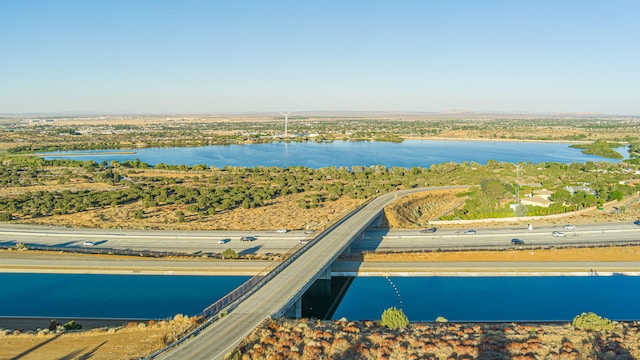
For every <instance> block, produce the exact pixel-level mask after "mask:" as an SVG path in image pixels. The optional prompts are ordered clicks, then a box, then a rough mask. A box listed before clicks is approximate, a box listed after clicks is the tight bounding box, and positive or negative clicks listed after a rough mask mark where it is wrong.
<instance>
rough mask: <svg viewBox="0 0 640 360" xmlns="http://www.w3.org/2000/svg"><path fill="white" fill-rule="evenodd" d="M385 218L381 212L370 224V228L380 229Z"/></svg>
mask: <svg viewBox="0 0 640 360" xmlns="http://www.w3.org/2000/svg"><path fill="white" fill-rule="evenodd" d="M383 218H384V211H381V212H380V214H379V215H378V216H376V217H375V218H374V219H373V220H372V221H371V223H370V224H369V227H370V228H379V227H380V226H381V225H382V219H383Z"/></svg>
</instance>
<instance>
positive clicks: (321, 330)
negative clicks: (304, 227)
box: [230, 319, 640, 360]
mask: <svg viewBox="0 0 640 360" xmlns="http://www.w3.org/2000/svg"><path fill="white" fill-rule="evenodd" d="M230 358H231V359H244V360H249V359H389V360H391V359H518V360H524V359H611V360H613V359H638V358H640V324H639V323H638V322H620V323H615V328H614V329H613V330H611V331H593V332H592V331H581V330H578V329H575V328H574V327H573V326H572V325H571V324H568V323H563V324H560V323H559V324H517V323H507V324H505V323H495V324H492V323H465V324H454V323H418V324H410V325H409V327H407V328H404V329H396V330H391V329H388V328H386V327H383V326H379V325H378V324H377V323H376V322H373V321H363V322H354V321H348V320H344V319H343V320H339V321H317V320H304V319H302V320H297V321H294V320H286V319H284V320H283V319H281V320H273V321H270V322H267V323H265V324H264V325H263V326H262V327H260V328H258V329H257V330H256V331H255V332H254V333H253V334H252V335H251V336H249V337H248V338H247V339H245V341H244V342H243V343H242V344H241V346H240V347H239V348H238V349H237V350H236V351H235V352H234V353H232V354H230Z"/></svg>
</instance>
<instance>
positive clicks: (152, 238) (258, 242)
mask: <svg viewBox="0 0 640 360" xmlns="http://www.w3.org/2000/svg"><path fill="white" fill-rule="evenodd" d="M467 229H468V228H441V229H438V231H436V232H435V233H421V232H420V231H419V230H418V229H416V230H389V229H379V228H375V229H368V230H366V231H365V232H364V233H363V234H362V236H361V237H359V238H358V239H356V241H354V242H353V244H352V246H351V249H352V251H355V252H359V251H376V250H377V251H391V250H422V249H427V250H428V249H447V248H448V249H451V248H468V247H505V246H512V245H511V240H512V239H514V238H517V239H520V240H522V241H523V242H524V245H525V246H529V245H531V246H550V245H556V246H564V245H588V244H603V243H627V242H636V241H638V242H640V226H638V225H634V224H633V223H632V222H620V223H601V224H587V225H577V226H576V227H575V228H574V229H563V227H562V225H557V226H548V227H536V228H533V230H531V231H529V230H528V228H527V227H524V226H523V227H506V228H477V229H475V230H476V234H474V235H464V231H465V230H467ZM553 231H560V232H562V233H564V234H565V236H564V237H554V236H552V232H553ZM243 236H251V237H253V238H255V240H253V241H241V240H240V239H241V238H242V237H243ZM311 236H313V234H306V233H305V232H304V231H289V232H287V233H278V232H275V231H132V230H97V229H96V230H87V229H83V230H78V229H65V228H52V227H38V226H19V225H18V226H16V225H12V226H7V225H4V226H2V227H1V228H0V244H3V245H8V246H13V245H15V244H17V243H24V244H26V245H28V246H31V247H33V246H38V247H55V248H88V247H86V246H83V243H84V242H85V241H91V242H92V243H93V244H94V245H93V246H91V247H90V248H95V249H119V250H134V251H142V250H150V251H175V252H181V253H186V254H198V255H206V254H208V253H220V252H222V251H223V250H225V249H227V248H231V249H233V250H235V251H236V252H238V253H244V254H249V253H250V254H265V253H273V254H277V253H286V252H287V251H289V250H290V249H291V248H293V247H294V246H296V245H298V244H299V243H300V241H301V240H304V239H308V238H309V237H311ZM223 239H228V240H229V241H228V242H225V243H223V244H220V243H219V241H220V240H223Z"/></svg>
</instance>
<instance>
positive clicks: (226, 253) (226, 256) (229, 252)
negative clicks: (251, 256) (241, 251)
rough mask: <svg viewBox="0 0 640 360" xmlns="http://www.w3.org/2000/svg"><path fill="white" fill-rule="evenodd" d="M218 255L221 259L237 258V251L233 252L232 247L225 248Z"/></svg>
mask: <svg viewBox="0 0 640 360" xmlns="http://www.w3.org/2000/svg"><path fill="white" fill-rule="evenodd" d="M220 257H221V258H223V259H237V258H238V253H237V252H235V251H234V250H233V249H226V250H225V251H223V252H222V254H220Z"/></svg>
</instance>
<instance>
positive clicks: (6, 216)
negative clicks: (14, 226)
mask: <svg viewBox="0 0 640 360" xmlns="http://www.w3.org/2000/svg"><path fill="white" fill-rule="evenodd" d="M10 220H11V213H9V212H4V211H0V221H10Z"/></svg>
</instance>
